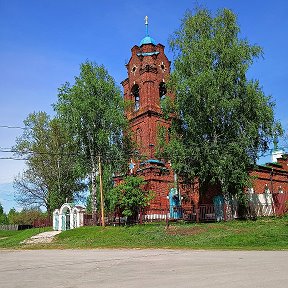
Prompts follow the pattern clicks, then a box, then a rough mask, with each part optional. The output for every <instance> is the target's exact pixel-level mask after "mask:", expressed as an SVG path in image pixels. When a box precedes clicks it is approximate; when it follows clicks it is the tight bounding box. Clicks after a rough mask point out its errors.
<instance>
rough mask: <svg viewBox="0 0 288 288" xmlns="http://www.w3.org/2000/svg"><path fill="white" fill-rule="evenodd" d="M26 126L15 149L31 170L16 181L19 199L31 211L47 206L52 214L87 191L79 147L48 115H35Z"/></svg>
mask: <svg viewBox="0 0 288 288" xmlns="http://www.w3.org/2000/svg"><path fill="white" fill-rule="evenodd" d="M24 124H25V130H24V132H23V135H22V136H21V137H19V138H18V139H17V141H16V145H15V147H14V149H15V153H16V154H17V155H19V156H22V157H25V158H26V159H27V160H26V165H27V169H26V170H25V171H24V172H23V174H22V175H18V176H17V177H16V178H15V179H14V187H15V188H16V194H15V196H16V200H17V202H18V203H19V204H20V205H21V206H23V207H25V208H27V209H29V208H31V207H35V206H36V207H41V206H42V207H45V208H46V209H47V211H48V213H49V214H50V213H51V212H52V211H53V210H54V209H56V208H59V207H60V206H61V205H62V204H63V203H64V202H65V201H67V200H68V201H73V200H74V199H75V198H77V197H79V196H80V195H81V191H82V190H83V189H84V184H83V181H82V178H81V176H82V175H83V173H82V171H81V165H80V164H79V161H78V157H77V147H75V145H74V144H73V143H72V141H71V139H70V138H69V134H68V132H67V131H66V130H65V129H64V128H63V125H62V124H61V122H60V121H59V119H52V120H51V119H50V117H49V116H48V115H47V114H46V113H45V112H38V113H31V114H30V115H29V116H28V117H27V119H26V120H25V121H24Z"/></svg>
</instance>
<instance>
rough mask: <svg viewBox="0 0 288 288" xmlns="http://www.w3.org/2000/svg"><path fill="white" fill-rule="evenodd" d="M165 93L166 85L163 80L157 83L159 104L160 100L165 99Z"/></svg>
mask: <svg viewBox="0 0 288 288" xmlns="http://www.w3.org/2000/svg"><path fill="white" fill-rule="evenodd" d="M166 93H167V89H166V85H165V83H164V82H161V83H160V84H159V98H160V104H161V101H162V100H164V99H165V97H166Z"/></svg>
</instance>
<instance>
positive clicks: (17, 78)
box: [0, 0, 288, 211]
mask: <svg viewBox="0 0 288 288" xmlns="http://www.w3.org/2000/svg"><path fill="white" fill-rule="evenodd" d="M197 3H198V4H199V5H203V6H205V7H207V8H208V9H210V10H211V11H213V12H215V11H217V9H219V8H224V7H225V8H230V9H232V10H233V11H234V12H235V13H236V15H237V17H238V23H239V25H240V28H241V37H242V38H247V39H248V40H249V42H250V43H251V44H258V45H260V46H262V47H263V50H264V59H259V60H257V61H256V62H255V64H254V65H253V67H251V69H250V70H249V76H250V77H251V78H255V79H259V80H260V83H261V85H262V86H263V90H264V92H265V93H266V94H267V95H272V97H273V99H274V101H275V102H276V107H275V112H276V118H277V119H279V120H280V121H281V122H282V124H283V126H284V128H285V129H287V128H288V113H287V107H288V100H287V97H286V90H287V89H286V84H287V83H288V76H287V75H288V74H287V47H288V37H287V36H288V35H287V28H288V17H287V11H288V1H286V0H277V1H263V0H262V1H261V0H253V1H250V0H238V1H236V0H234V1H232V0H230V1H229V0H223V1H221V0H217V1H216V0H206V1H204V0H203V1H201V0H199V1H188V0H181V1H176V0H174V1H172V0H165V1H164V0H159V1H156V0H154V1H151V0H146V1H138V0H129V1H128V0H126V1H124V0H123V1H121V0H107V1H95V0H82V1H80V0H41V1H39V0H25V1H23V0H0V101H1V105H0V148H10V147H11V146H13V145H14V143H15V138H16V137H17V136H19V135H20V134H21V132H22V131H21V130H20V129H8V128H1V126H23V124H22V123H23V120H24V119H25V118H26V117H27V115H28V114H29V113H31V112H34V111H46V112H48V113H49V114H52V113H53V110H52V108H51V104H52V103H55V102H56V100H57V88H58V87H60V86H61V84H63V83H65V82H66V81H69V82H73V79H74V76H77V75H78V74H79V65H80V63H82V62H84V61H85V60H87V59H89V60H92V61H95V62H97V63H98V64H104V65H105V67H106V68H107V69H108V71H109V73H110V74H111V75H112V76H113V77H114V78H115V80H116V82H117V83H118V84H119V85H120V82H121V81H122V80H124V79H125V78H126V75H127V74H126V68H125V66H124V64H125V62H126V61H127V60H128V59H129V58H130V49H131V48H132V47H133V46H134V45H135V44H137V45H139V42H140V41H141V39H142V38H143V37H144V35H145V27H144V17H145V15H148V16H149V31H150V36H152V37H153V38H154V39H155V40H156V42H157V43H162V44H164V45H165V46H166V54H167V56H168V57H169V58H170V60H172V56H173V55H172V54H171V52H170V51H169V47H168V43H167V40H168V37H169V35H171V34H172V33H173V31H175V30H176V29H177V28H178V27H179V25H180V19H181V18H182V17H183V15H184V13H185V11H186V10H187V9H190V10H193V8H194V7H195V5H196V4H197ZM9 156H11V155H9V153H3V152H2V153H1V152H0V158H3V157H9ZM266 159H267V158H265V159H261V161H262V162H263V161H265V160H266ZM267 160H269V159H267ZM23 169H24V163H23V162H22V161H15V160H4V159H0V202H2V203H3V202H4V201H5V205H4V208H5V210H6V211H7V210H8V209H10V207H11V206H12V205H13V206H15V203H14V202H13V188H12V185H11V184H9V183H11V182H12V181H13V178H14V176H16V175H17V174H18V173H19V172H21V171H22V170H23ZM4 183H5V185H4ZM4 193H5V196H2V195H4ZM7 195H8V198H7ZM1 197H2V198H1ZM3 197H4V198H5V199H8V201H6V200H5V199H4V198H3Z"/></svg>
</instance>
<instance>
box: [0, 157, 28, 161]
mask: <svg viewBox="0 0 288 288" xmlns="http://www.w3.org/2000/svg"><path fill="white" fill-rule="evenodd" d="M0 160H17V161H18V160H19V161H20V160H23V161H26V160H29V159H28V158H14V157H0Z"/></svg>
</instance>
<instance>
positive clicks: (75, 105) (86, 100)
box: [55, 61, 128, 214]
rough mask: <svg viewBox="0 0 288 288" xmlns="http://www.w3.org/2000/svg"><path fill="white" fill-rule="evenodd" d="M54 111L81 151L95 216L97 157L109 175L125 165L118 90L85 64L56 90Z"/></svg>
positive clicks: (96, 68)
mask: <svg viewBox="0 0 288 288" xmlns="http://www.w3.org/2000/svg"><path fill="white" fill-rule="evenodd" d="M55 109H56V111H57V113H58V115H59V116H60V117H61V119H62V120H63V122H64V123H65V125H66V127H67V130H68V131H69V133H70V135H71V137H72V139H73V140H74V141H75V142H76V143H77V145H78V147H79V150H80V151H81V155H82V159H83V162H84V163H85V167H86V171H87V173H89V175H90V179H91V184H92V185H91V186H92V187H91V193H92V211H93V212H94V214H95V212H96V210H97V203H96V194H97V188H96V186H97V179H96V175H97V171H98V161H99V158H98V157H99V156H101V162H102V164H103V166H105V165H110V166H111V169H112V170H113V171H117V170H121V168H122V167H121V165H123V163H127V159H126V156H127V155H128V154H127V153H124V150H125V141H124V138H123V129H124V128H125V126H126V124H127V123H126V119H125V117H124V103H123V99H122V97H121V92H120V89H119V88H118V87H117V86H116V85H115V81H114V79H113V78H112V77H111V76H110V75H109V74H108V72H107V71H106V69H105V68H104V67H103V66H98V65H97V64H95V63H91V62H89V61H87V62H85V63H83V64H82V65H81V67H80V75H79V76H78V77H75V83H74V85H70V84H69V83H66V84H65V85H63V86H62V87H61V88H60V89H59V95H58V102H57V103H56V105H55ZM122 160H123V161H122Z"/></svg>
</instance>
